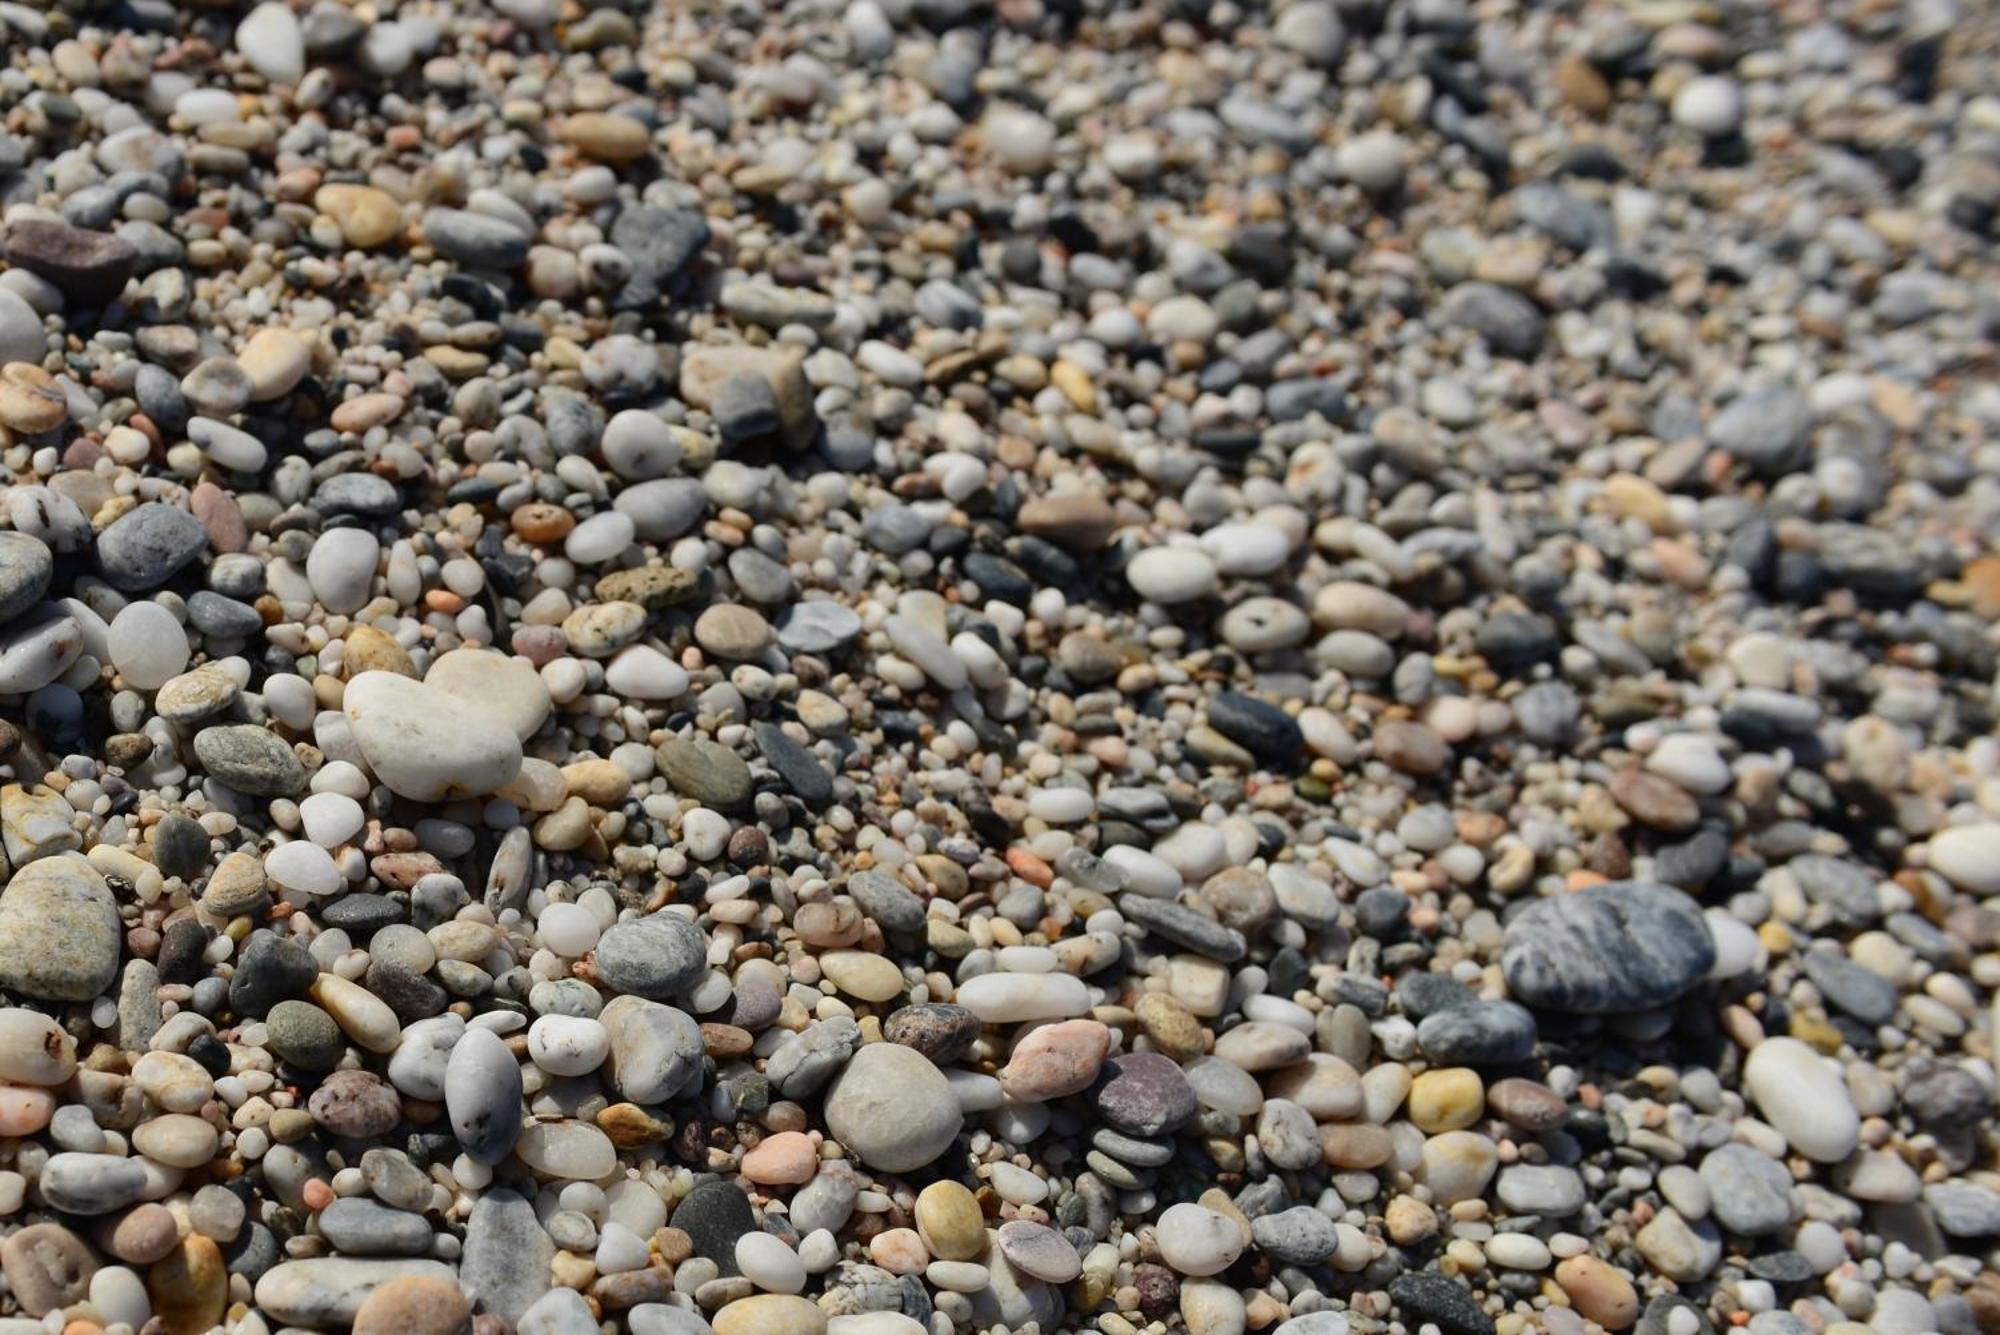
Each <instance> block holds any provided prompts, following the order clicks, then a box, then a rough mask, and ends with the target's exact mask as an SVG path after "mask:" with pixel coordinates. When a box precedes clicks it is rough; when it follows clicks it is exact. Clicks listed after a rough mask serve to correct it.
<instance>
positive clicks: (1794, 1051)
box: [1743, 1037, 1861, 1163]
mask: <svg viewBox="0 0 2000 1335" xmlns="http://www.w3.org/2000/svg"><path fill="white" fill-rule="evenodd" d="M1743 1088H1744V1090H1745V1092H1747V1093H1748V1094H1749V1095H1750V1097H1751V1098H1753V1099H1755V1100H1756V1103H1757V1107H1758V1109H1759V1110H1760V1111H1762V1113H1763V1114H1764V1117H1765V1119H1766V1120H1768V1121H1769V1122H1770V1123H1771V1125H1772V1126H1774V1127H1776V1128H1777V1130H1778V1132H1779V1134H1781V1135H1783V1136H1784V1138H1785V1141H1786V1143H1787V1144H1789V1145H1790V1146H1791V1147H1792V1148H1793V1149H1795V1150H1797V1151H1798V1152H1799V1153H1800V1154H1803V1155H1805V1156H1806V1157H1807V1158H1809V1159H1814V1160H1817V1161H1818V1162H1820V1163H1838V1162H1840V1161H1841V1160H1842V1159H1845V1158H1846V1157H1847V1156H1848V1155H1849V1154H1851V1153H1852V1152H1853V1151H1854V1146H1855V1144H1856V1142H1857V1140H1858V1139H1859V1137H1860V1134H1861V1119H1860V1114H1859V1113H1858V1112H1857V1111H1856V1110H1855V1107H1854V1100H1853V1099H1852V1098H1851V1097H1850V1096H1849V1094H1848V1091H1847V1082H1846V1081H1844V1080H1842V1079H1841V1077H1840V1075H1839V1073H1838V1072H1837V1071H1836V1070H1834V1069H1833V1068H1831V1067H1829V1066H1828V1065H1827V1062H1826V1059H1825V1058H1823V1057H1821V1056H1820V1055H1819V1054H1818V1053H1817V1052H1814V1051H1813V1050H1812V1049H1811V1048H1810V1047H1808V1046H1806V1045H1805V1044H1804V1043H1801V1042H1800V1041H1799V1040H1798V1039H1796V1038H1781V1037H1774V1038H1766V1039H1765V1040H1763V1041H1762V1042H1761V1043H1758V1044H1757V1045H1756V1047H1754V1048H1752V1049H1751V1050H1750V1055H1749V1058H1748V1059H1747V1060H1746V1061H1745V1062H1744V1063H1743Z"/></svg>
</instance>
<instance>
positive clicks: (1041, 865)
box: [1007, 848, 1056, 890]
mask: <svg viewBox="0 0 2000 1335" xmlns="http://www.w3.org/2000/svg"><path fill="white" fill-rule="evenodd" d="M1007 869H1008V870H1009V871H1011V872H1013V873H1014V874H1015V875H1016V876H1018V877H1020V878H1021V879H1022V880H1024V881H1026V882H1027V883H1028V884H1029V885H1034V886H1039V887H1041V888H1042V889H1044V890H1046V889H1048V888H1049V885H1050V884H1051V883H1052V882H1053V881H1054V880H1055V879H1056V874H1055V872H1054V871H1053V870H1052V869H1051V868H1050V867H1049V864H1048V863H1046V862H1044V861H1042V860H1041V859H1040V858H1038V857H1036V856H1035V855H1034V854H1033V853H1030V852H1029V851H1028V850H1027V849H1025V848H1010V849H1008V850H1007Z"/></svg>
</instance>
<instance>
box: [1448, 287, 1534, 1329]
mask: <svg viewBox="0 0 2000 1335" xmlns="http://www.w3.org/2000/svg"><path fill="white" fill-rule="evenodd" d="M1437 314H1438V319H1439V320H1440V321H1442V322H1443V323H1445V324H1448V325H1459V326H1462V327H1463V328H1466V329H1470V330H1471V331H1472V332H1473V333H1475V334H1478V335H1479V336H1480V337H1481V338H1483V339H1485V340H1486V343H1487V346H1489V347H1491V348H1492V349H1493V350H1494V351H1495V352H1497V353H1500V354H1501V355H1503V356H1507V357H1519V358H1522V359H1524V360H1526V359H1528V358H1532V357H1534V356H1535V355H1536V354H1537V353H1539V352H1540V351H1541V350H1542V341H1543V339H1544V338H1546V337H1547V334H1548V322H1547V321H1546V320H1544V319H1543V317H1542V313H1541V311H1540V310H1539V309H1537V308H1536V306H1535V303H1534V302H1532V301H1529V300H1528V299H1527V298H1526V297H1524V296H1522V295H1521V294H1520V293H1519V292H1516V291H1513V290H1512V289H1511V288H1504V287H1500V286H1498V285H1496V284H1493V283H1460V284H1459V285H1458V286H1457V287H1455V288H1453V289H1452V290H1451V293H1450V294H1449V295H1448V296H1446V297H1445V299H1444V301H1443V303H1441V304H1440V305H1439V307H1438V311H1437ZM1489 1324H1490V1323H1489Z"/></svg>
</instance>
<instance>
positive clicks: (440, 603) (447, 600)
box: [424, 589, 465, 613]
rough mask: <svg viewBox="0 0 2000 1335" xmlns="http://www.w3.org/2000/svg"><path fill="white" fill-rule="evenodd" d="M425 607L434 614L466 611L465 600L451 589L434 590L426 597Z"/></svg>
mask: <svg viewBox="0 0 2000 1335" xmlns="http://www.w3.org/2000/svg"><path fill="white" fill-rule="evenodd" d="M424 606H425V607H428V608H430V609H431V611H433V612H447V613H450V612H458V611H461V610H463V609H464V607H465V599H463V598H461V597H459V596H458V595H457V594H455V593H453V592H452V591H451V590H450V589H432V590H431V591H430V592H429V593H426V594H425V595H424Z"/></svg>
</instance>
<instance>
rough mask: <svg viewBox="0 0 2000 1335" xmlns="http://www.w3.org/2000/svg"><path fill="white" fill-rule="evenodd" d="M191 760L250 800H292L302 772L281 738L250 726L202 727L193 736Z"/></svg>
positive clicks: (303, 777)
mask: <svg viewBox="0 0 2000 1335" xmlns="http://www.w3.org/2000/svg"><path fill="white" fill-rule="evenodd" d="M194 754H195V758H196V759H197V760H199V761H201V764H202V768H203V769H204V770H206V771H207V772H208V774H209V776H210V777H211V778H214V779H217V780H219V781H221V782H222V783H224V784H226V785H228V786H229V787H230V788H233V789H235V790H236V791H237V792H239V793H243V794H245V795H246V796H250V797H296V796H298V795H299V794H300V793H302V792H304V791H305V787H306V770H305V766H304V765H303V764H302V763H301V762H300V760H299V758H298V755H297V753H296V752H294V751H293V750H292V748H291V747H290V746H288V745H286V743H285V741H284V739H283V738H281V737H279V736H278V735H277V734H276V733H274V732H272V731H271V730H270V729H268V728H262V727H259V726H257V725H256V724H253V723H238V724H229V725H226V726H222V727H214V728H204V729H202V730H201V731H200V732H199V733H197V734H196V735H195V739H194Z"/></svg>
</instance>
